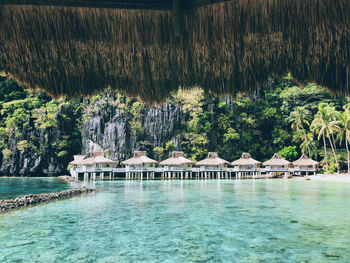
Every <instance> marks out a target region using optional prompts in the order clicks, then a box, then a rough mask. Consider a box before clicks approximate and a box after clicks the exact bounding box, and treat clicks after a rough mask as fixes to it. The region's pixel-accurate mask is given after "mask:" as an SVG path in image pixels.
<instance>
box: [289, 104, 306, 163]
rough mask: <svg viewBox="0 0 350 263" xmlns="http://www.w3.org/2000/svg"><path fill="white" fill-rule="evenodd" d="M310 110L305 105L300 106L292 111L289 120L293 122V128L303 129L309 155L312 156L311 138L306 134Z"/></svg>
mask: <svg viewBox="0 0 350 263" xmlns="http://www.w3.org/2000/svg"><path fill="white" fill-rule="evenodd" d="M309 120H310V111H309V110H308V109H306V108H305V106H302V107H301V106H299V107H297V108H296V110H295V111H292V112H291V113H290V116H289V122H291V123H292V129H294V130H296V131H301V132H302V133H303V136H304V145H305V147H306V148H307V152H308V156H311V151H310V144H309V139H310V138H308V137H307V134H306V128H305V127H307V126H309V125H310V122H309Z"/></svg>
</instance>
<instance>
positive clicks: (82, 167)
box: [70, 152, 117, 180]
mask: <svg viewBox="0 0 350 263" xmlns="http://www.w3.org/2000/svg"><path fill="white" fill-rule="evenodd" d="M70 164H72V165H73V167H72V168H71V170H70V172H71V175H72V177H74V178H75V179H78V178H79V174H83V175H84V180H88V179H89V176H90V178H91V179H93V180H96V174H99V175H100V179H102V180H103V179H104V176H105V173H107V174H108V175H109V178H110V179H111V178H112V176H113V166H115V165H116V164H117V162H115V161H113V160H110V159H108V158H106V157H104V152H89V153H87V154H86V155H85V156H83V158H81V155H77V156H76V157H74V161H72V162H71V163H70Z"/></svg>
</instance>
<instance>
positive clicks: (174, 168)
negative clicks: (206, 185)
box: [159, 151, 194, 179]
mask: <svg viewBox="0 0 350 263" xmlns="http://www.w3.org/2000/svg"><path fill="white" fill-rule="evenodd" d="M193 164H194V162H193V161H192V160H189V159H187V158H185V157H184V153H183V152H179V151H174V152H172V153H171V157H170V158H168V159H166V160H164V161H161V162H160V163H159V165H161V166H163V167H164V168H163V172H162V177H163V178H169V179H171V178H181V179H183V177H184V176H185V178H188V177H189V176H190V177H191V178H192V165H193Z"/></svg>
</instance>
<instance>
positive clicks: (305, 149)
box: [300, 132, 317, 157]
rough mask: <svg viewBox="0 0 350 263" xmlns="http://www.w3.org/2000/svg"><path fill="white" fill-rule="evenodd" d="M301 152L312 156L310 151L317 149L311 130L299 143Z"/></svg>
mask: <svg viewBox="0 0 350 263" xmlns="http://www.w3.org/2000/svg"><path fill="white" fill-rule="evenodd" d="M300 149H301V152H302V153H304V154H308V156H309V157H312V151H314V150H317V142H316V141H315V140H314V135H313V134H312V133H311V132H308V133H307V134H306V139H305V141H303V142H302V143H301V144H300Z"/></svg>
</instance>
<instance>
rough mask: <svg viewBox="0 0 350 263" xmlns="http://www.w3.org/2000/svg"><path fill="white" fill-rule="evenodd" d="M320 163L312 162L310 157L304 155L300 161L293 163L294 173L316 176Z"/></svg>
mask: <svg viewBox="0 0 350 263" xmlns="http://www.w3.org/2000/svg"><path fill="white" fill-rule="evenodd" d="M318 165H319V162H317V161H314V160H312V159H311V158H310V157H308V156H306V155H305V154H303V155H302V156H301V157H300V158H299V159H298V160H296V161H294V162H293V166H294V173H295V174H297V175H302V174H303V173H304V174H305V175H309V173H312V174H316V171H317V166H318Z"/></svg>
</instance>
